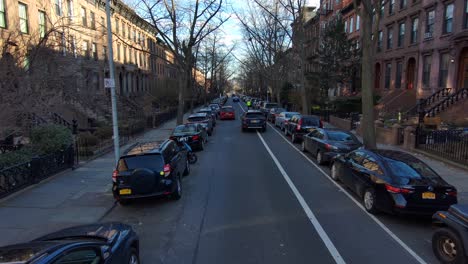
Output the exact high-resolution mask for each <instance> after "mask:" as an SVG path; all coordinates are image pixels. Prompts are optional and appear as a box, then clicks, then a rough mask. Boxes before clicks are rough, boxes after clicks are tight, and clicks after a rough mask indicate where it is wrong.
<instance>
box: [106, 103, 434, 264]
mask: <svg viewBox="0 0 468 264" xmlns="http://www.w3.org/2000/svg"><path fill="white" fill-rule="evenodd" d="M229 104H231V105H233V106H234V107H235V108H236V114H237V117H239V115H240V114H241V113H242V112H243V109H242V106H241V105H243V104H242V103H239V104H237V103H232V102H230V103H229ZM244 108H245V107H244ZM297 147H298V145H293V144H291V143H290V140H288V139H286V138H285V137H284V136H283V135H282V134H281V133H279V132H278V131H277V130H276V129H275V128H273V127H272V126H269V127H268V129H267V131H266V132H265V133H257V132H256V131H252V132H248V133H242V132H241V129H240V121H239V119H237V120H234V121H218V125H217V127H216V128H215V132H214V135H213V136H212V137H210V142H209V144H208V145H207V146H206V149H205V151H203V152H199V153H198V156H199V161H198V163H197V164H195V165H193V166H192V172H191V174H190V175H189V176H187V177H186V178H185V179H184V182H183V192H184V193H183V198H182V199H181V200H179V201H171V200H169V199H163V198H159V199H146V200H139V201H136V202H135V203H133V204H132V205H130V206H127V207H121V206H120V205H117V206H116V207H115V208H114V209H113V210H112V211H111V212H110V213H109V214H108V215H107V216H106V217H105V218H104V219H103V221H114V220H115V221H122V222H126V223H129V224H131V225H133V226H134V228H135V229H136V231H137V232H138V234H139V236H140V240H141V242H140V243H141V245H140V251H141V252H140V255H141V261H142V263H144V264H153V263H203V264H205V263H208V264H209V263H236V264H238V263H437V262H436V260H435V258H434V257H433V254H432V251H431V244H430V238H431V233H432V232H431V227H430V221H429V220H427V219H408V218H402V217H396V216H388V215H378V216H377V217H374V216H371V215H369V214H367V213H366V212H365V211H364V210H363V209H362V207H361V206H360V201H359V198H358V197H356V196H354V195H352V194H350V192H349V191H348V190H346V189H344V188H343V187H342V186H341V185H337V184H335V183H334V182H333V181H331V180H330V179H329V177H328V176H327V174H328V172H329V171H328V168H327V167H324V166H317V165H316V164H315V163H314V157H312V156H310V155H308V154H307V155H304V154H302V153H301V152H300V151H298V149H297Z"/></svg>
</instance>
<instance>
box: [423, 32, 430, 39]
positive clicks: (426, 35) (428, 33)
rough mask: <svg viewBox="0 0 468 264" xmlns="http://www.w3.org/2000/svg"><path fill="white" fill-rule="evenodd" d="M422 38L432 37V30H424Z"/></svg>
mask: <svg viewBox="0 0 468 264" xmlns="http://www.w3.org/2000/svg"><path fill="white" fill-rule="evenodd" d="M424 38H426V39H427V38H432V32H426V33H424Z"/></svg>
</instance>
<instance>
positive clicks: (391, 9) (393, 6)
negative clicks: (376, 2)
mask: <svg viewBox="0 0 468 264" xmlns="http://www.w3.org/2000/svg"><path fill="white" fill-rule="evenodd" d="M389 2H390V3H389V5H388V14H390V15H393V11H394V8H395V0H390V1H389Z"/></svg>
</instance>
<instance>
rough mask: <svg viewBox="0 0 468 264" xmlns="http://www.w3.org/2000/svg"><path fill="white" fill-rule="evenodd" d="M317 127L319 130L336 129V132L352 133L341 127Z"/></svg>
mask: <svg viewBox="0 0 468 264" xmlns="http://www.w3.org/2000/svg"><path fill="white" fill-rule="evenodd" d="M317 129H321V130H323V131H325V132H327V131H337V132H344V133H347V134H352V133H351V132H349V131H348V130H345V129H341V128H336V127H323V128H317Z"/></svg>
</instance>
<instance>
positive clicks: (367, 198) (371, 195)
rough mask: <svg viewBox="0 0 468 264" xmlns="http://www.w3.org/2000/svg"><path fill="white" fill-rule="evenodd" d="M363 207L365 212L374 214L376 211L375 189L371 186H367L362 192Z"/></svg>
mask: <svg viewBox="0 0 468 264" xmlns="http://www.w3.org/2000/svg"><path fill="white" fill-rule="evenodd" d="M363 200H364V208H365V209H366V211H367V212H369V213H371V214H376V213H378V210H377V207H376V202H377V198H376V196H375V190H374V189H373V188H368V189H366V191H365V192H364V197H363Z"/></svg>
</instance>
